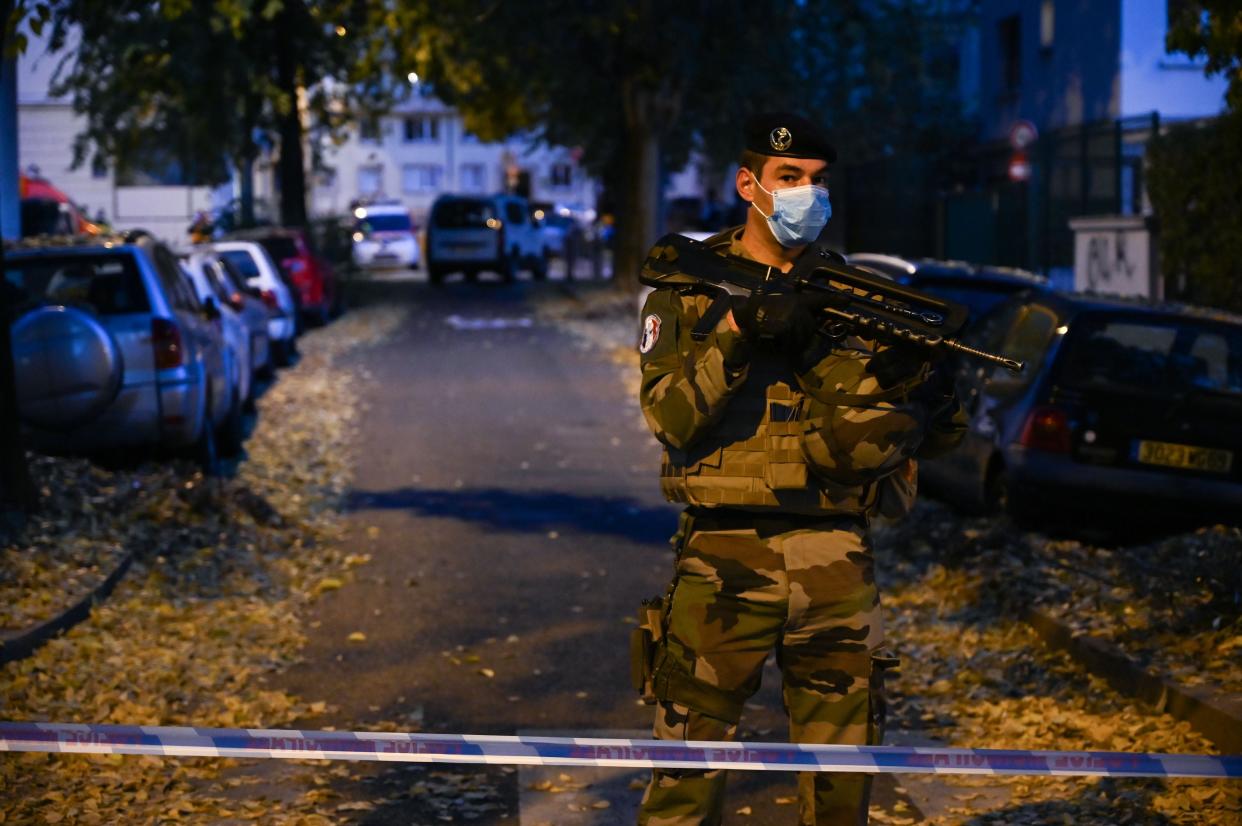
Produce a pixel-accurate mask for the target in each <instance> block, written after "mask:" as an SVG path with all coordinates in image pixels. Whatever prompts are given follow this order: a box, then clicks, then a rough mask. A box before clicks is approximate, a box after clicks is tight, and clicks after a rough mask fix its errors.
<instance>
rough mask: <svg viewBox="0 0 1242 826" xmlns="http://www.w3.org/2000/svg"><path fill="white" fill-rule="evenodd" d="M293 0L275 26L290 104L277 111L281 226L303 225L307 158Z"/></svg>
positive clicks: (280, 78)
mask: <svg viewBox="0 0 1242 826" xmlns="http://www.w3.org/2000/svg"><path fill="white" fill-rule="evenodd" d="M294 5H295V4H293V3H285V4H284V5H283V7H282V9H281V12H280V14H279V15H277V18H276V23H277V25H276V26H275V31H276V33H277V34H276V37H275V38H274V39H275V48H276V82H277V84H278V85H279V86H280V90H281V91H282V92H284V93H285V94H286V95H288V97H289V106H288V108H287V109H286V110H285V111H284V112H281V113H279V115H278V121H279V131H280V161H279V163H278V164H277V167H276V174H277V178H278V180H279V183H280V222H281V224H283V225H284V226H296V227H303V226H306V162H305V158H304V155H303V152H302V113H301V111H300V110H299V109H298V59H297V54H296V53H295V52H294V49H295V48H297V43H296V41H295V38H293V37H290V36H288V33H289V32H291V31H296V30H297V29H296V27H295V22H294V9H293V6H294Z"/></svg>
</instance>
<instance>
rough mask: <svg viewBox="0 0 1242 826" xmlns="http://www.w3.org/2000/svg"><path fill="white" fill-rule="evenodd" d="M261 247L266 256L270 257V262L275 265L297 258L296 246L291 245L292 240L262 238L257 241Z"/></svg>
mask: <svg viewBox="0 0 1242 826" xmlns="http://www.w3.org/2000/svg"><path fill="white" fill-rule="evenodd" d="M259 243H260V244H262V245H263V249H265V250H267V254H268V255H270V256H272V260H273V261H276V262H277V263H279V262H281V261H284V260H285V259H286V258H297V257H298V245H297V244H295V243H293V239H292V238H263V239H260V241H259Z"/></svg>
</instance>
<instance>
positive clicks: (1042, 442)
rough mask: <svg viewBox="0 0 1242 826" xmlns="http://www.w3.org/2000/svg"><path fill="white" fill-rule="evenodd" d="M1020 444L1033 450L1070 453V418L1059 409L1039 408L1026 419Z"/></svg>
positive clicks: (1019, 440)
mask: <svg viewBox="0 0 1242 826" xmlns="http://www.w3.org/2000/svg"><path fill="white" fill-rule="evenodd" d="M1018 442H1019V443H1020V444H1021V445H1023V446H1024V447H1029V448H1031V449H1032V450H1043V451H1046V452H1048V453H1069V452H1070V426H1069V417H1068V416H1066V415H1065V411H1064V410H1062V409H1061V408H1059V407H1037V408H1035V409H1034V410H1032V411H1031V414H1030V415H1029V416H1027V417H1026V423H1025V424H1024V425H1023V426H1022V435H1021V436H1020V437H1019V438H1018Z"/></svg>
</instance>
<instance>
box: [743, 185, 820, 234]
mask: <svg viewBox="0 0 1242 826" xmlns="http://www.w3.org/2000/svg"><path fill="white" fill-rule="evenodd" d="M755 186H757V187H759V188H760V189H763V184H761V183H759V179H758V178H756V179H755ZM763 191H764V192H767V193H768V194H769V195H771V196H772V214H771V215H764V213H763V210H761V209H759V207H758V206H755V205H754V204H751V206H754V207H755V209H757V210H759V214H760V215H763V217H764V218H767V219H768V229H770V230H771V231H772V236H773V237H774V238H776V240H777V241H778V242H779V243H780V244H781V246H783V247H800V246H803V245H805V244H809V243H811V242H812V241H814V240H815V239H816V238H818V237H819V233H820V231H821V230H822V229H823V228H824V225H825V224H827V223H828V219H829V218H831V217H832V202H831V201H829V200H828V190H827V189H825V188H824V187H822V186H815V185H814V184H807V185H806V186H793V187H789V188H788V189H777V190H773V191H771V192H768V190H766V189H763Z"/></svg>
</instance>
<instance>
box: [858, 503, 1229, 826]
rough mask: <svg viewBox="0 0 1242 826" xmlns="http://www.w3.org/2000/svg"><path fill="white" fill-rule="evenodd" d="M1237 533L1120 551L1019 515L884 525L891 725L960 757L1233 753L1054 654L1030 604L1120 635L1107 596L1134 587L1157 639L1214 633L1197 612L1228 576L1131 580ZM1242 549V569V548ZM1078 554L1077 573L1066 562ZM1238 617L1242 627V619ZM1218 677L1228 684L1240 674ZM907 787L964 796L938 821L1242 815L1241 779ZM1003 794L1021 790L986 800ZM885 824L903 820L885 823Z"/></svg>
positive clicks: (938, 515)
mask: <svg viewBox="0 0 1242 826" xmlns="http://www.w3.org/2000/svg"><path fill="white" fill-rule="evenodd" d="M1230 530H1231V529H1225V528H1209V529H1204V530H1202V531H1198V532H1195V533H1191V534H1186V535H1183V536H1179V537H1173V538H1170V539H1167V540H1162V541H1160V542H1157V543H1153V544H1151V545H1148V546H1143V547H1141V548H1137V549H1134V548H1125V549H1116V550H1114V551H1106V550H1104V549H1095V548H1092V547H1090V546H1086V545H1082V544H1080V543H1076V542H1068V541H1064V540H1055V541H1054V540H1050V539H1048V538H1047V537H1044V536H1042V535H1040V534H1037V533H1025V532H1021V531H1018V530H1016V529H1015V528H1014V527H1013V526H1012V525H1011V524H1010V523H1009V522H1008V521H1007V520H1004V519H974V518H963V517H960V516H958V515H957V514H955V513H954V512H953V511H952V510H950V509H949V508H947V507H945V506H944V505H942V504H940V503H938V502H934V501H930V500H923V501H920V502H919V503H918V505H917V506H916V508H915V511H914V513H913V514H911V516H910V517H908V518H907V519H906V520H904V521H902V522H898V523H895V524H881V525H880V526H878V527H877V530H876V532H875V538H876V557H877V571H878V572H879V573H878V577H879V579H880V581H881V593H882V595H883V596H882V598H883V601H884V602H883V604H884V608H885V622H886V635H887V637H888V639H889V642H890V645H891V646H893V647H894V648H895V649H896V650H897V651H898V653H899V654H900V655H901V658H902V667H901V668H900V670H899V671H898V674H897V677H896V679H895V680H893V681H892V683H891V684H890V694H891V695H892V696H891V703H890V723H889V727H890V730H891V729H901V730H905V731H913V732H918V733H920V734H923V735H926V736H929V737H932V738H935V739H937V740H940V741H944V742H947V743H949V744H951V745H953V746H960V747H985V748H1014V749H1058V750H1104V751H1142V752H1173V753H1178V752H1181V753H1188V752H1190V753H1218V750H1217V749H1215V748H1214V746H1213V744H1212V743H1211V742H1210V741H1209V740H1207V739H1206V738H1205V737H1204V736H1203V735H1201V734H1199V733H1198V732H1195V731H1193V730H1192V729H1191V727H1190V724H1189V723H1187V722H1185V721H1178V720H1175V719H1174V718H1172V717H1171V716H1169V715H1166V714H1160V713H1157V712H1155V711H1152V710H1150V709H1148V708H1145V707H1142V706H1140V705H1139V704H1137V703H1136V702H1135V701H1133V700H1131V699H1129V698H1126V697H1123V696H1121V695H1119V694H1118V693H1116V692H1115V691H1113V690H1112V689H1111V688H1110V687H1109V686H1108V685H1107V683H1105V682H1104V681H1103V680H1102V679H1099V678H1096V677H1093V676H1091V675H1090V674H1088V673H1086V672H1085V671H1084V670H1083V669H1082V668H1081V667H1080V666H1078V665H1077V664H1076V663H1074V662H1073V661H1072V660H1071V659H1070V658H1069V657H1068V656H1066V655H1065V654H1063V653H1061V652H1054V651H1051V650H1049V649H1048V648H1046V647H1045V646H1044V645H1043V644H1042V643H1041V641H1040V640H1039V638H1038V637H1037V636H1036V634H1035V633H1034V631H1032V630H1031V629H1030V627H1029V626H1027V625H1026V624H1025V623H1024V622H1022V621H1021V619H1020V618H1021V616H1022V612H1023V610H1024V608H1025V607H1026V606H1027V605H1040V606H1041V607H1042V606H1053V607H1055V606H1057V605H1064V606H1074V605H1078V606H1079V609H1078V610H1070V611H1067V612H1065V614H1064V616H1062V617H1061V618H1062V619H1063V620H1070V621H1071V625H1073V626H1074V627H1075V628H1076V629H1089V630H1092V631H1095V632H1097V633H1103V634H1108V633H1109V632H1110V631H1116V630H1117V629H1118V626H1116V625H1113V624H1112V623H1111V622H1110V621H1109V620H1106V619H1097V618H1096V617H1095V616H1094V613H1093V612H1095V611H1097V607H1096V603H1095V602H1094V600H1096V599H1097V598H1098V596H1097V595H1096V590H1095V589H1096V588H1097V587H1100V588H1103V587H1108V588H1111V589H1122V591H1123V592H1124V593H1126V594H1127V597H1126V598H1127V599H1130V600H1132V603H1133V604H1132V610H1133V611H1143V612H1144V613H1145V615H1148V616H1152V617H1153V625H1152V627H1150V628H1149V629H1148V632H1147V633H1148V634H1150V635H1152V636H1153V637H1157V638H1160V639H1161V640H1162V641H1163V642H1164V643H1165V644H1166V645H1168V646H1171V647H1174V648H1176V647H1177V641H1178V640H1181V639H1182V636H1179V635H1178V634H1179V633H1180V634H1181V635H1183V636H1194V634H1195V633H1196V629H1198V631H1197V632H1198V633H1203V632H1204V631H1205V628H1204V626H1205V625H1206V628H1207V629H1211V623H1210V622H1209V623H1204V622H1203V621H1202V619H1201V618H1200V619H1198V620H1196V619H1195V617H1196V616H1201V615H1198V614H1197V612H1198V610H1199V609H1198V608H1197V607H1195V606H1200V607H1201V606H1203V605H1213V600H1214V599H1215V598H1216V597H1215V596H1214V595H1216V594H1219V593H1220V589H1221V587H1222V586H1220V585H1219V584H1216V583H1219V578H1218V579H1216V580H1214V581H1213V582H1209V581H1208V578H1207V577H1206V576H1205V568H1206V567H1207V566H1204V567H1202V568H1200V567H1196V566H1194V565H1185V566H1183V567H1182V568H1181V569H1180V570H1176V571H1175V570H1171V569H1170V570H1168V571H1166V572H1164V576H1163V582H1161V583H1159V585H1157V584H1156V583H1154V582H1149V583H1145V584H1144V583H1142V582H1140V581H1139V575H1138V574H1136V573H1135V572H1134V570H1137V568H1135V569H1132V570H1131V571H1129V572H1127V573H1124V574H1123V573H1122V569H1123V568H1125V567H1126V563H1127V561H1128V559H1129V558H1128V557H1127V555H1128V554H1131V553H1133V559H1138V560H1140V561H1146V560H1151V559H1158V558H1162V557H1165V556H1171V555H1172V554H1174V553H1178V552H1181V553H1191V552H1192V551H1191V549H1193V548H1200V549H1204V548H1206V549H1207V550H1205V551H1204V553H1205V555H1210V554H1213V553H1216V552H1217V549H1218V548H1220V547H1222V546H1223V547H1226V548H1227V547H1229V541H1228V537H1229V536H1230ZM1233 553H1234V554H1235V558H1236V553H1237V551H1236V547H1235V549H1234V551H1233ZM1066 559H1069V560H1073V562H1072V564H1071V563H1062V560H1066ZM1054 562H1055V563H1058V564H1054ZM1075 566H1080V568H1077V567H1075ZM1075 571H1080V573H1081V575H1078V576H1074V575H1073V574H1074V572H1075ZM1227 576H1229V575H1228V574H1223V573H1222V574H1221V578H1224V577H1227ZM1105 583H1109V584H1108V585H1105ZM1223 587H1224V588H1228V587H1229V586H1228V584H1225V585H1224V586H1223ZM1179 588H1184V589H1186V592H1187V596H1188V597H1189V598H1188V599H1187V601H1186V602H1187V604H1186V605H1183V606H1175V605H1172V604H1170V602H1168V601H1164V600H1162V599H1160V598H1154V597H1153V595H1154V594H1157V593H1159V594H1165V593H1176V591H1177V589H1179ZM1195 595H1197V598H1196V597H1195ZM1213 610H1223V609H1220V608H1219V607H1217V608H1215V609H1213ZM1225 613H1227V612H1225ZM1228 621H1229V622H1231V623H1236V622H1237V616H1236V613H1235V614H1234V615H1233V616H1232V617H1230V618H1229V620H1228ZM1169 629H1176V631H1174V630H1169ZM1118 642H1120V640H1118ZM1155 653H1156V651H1155V650H1153V651H1152V654H1153V659H1157V658H1156V657H1155ZM1159 653H1160V656H1162V657H1169V658H1170V659H1168V660H1165V662H1167V663H1172V662H1178V661H1180V657H1181V655H1180V653H1178V652H1168V653H1166V652H1164V650H1163V649H1159ZM1170 667H1171V666H1170ZM1217 673H1219V674H1220V675H1221V679H1227V678H1230V677H1232V676H1235V675H1229V674H1227V673H1226V671H1225V670H1221V671H1219V672H1217ZM1213 676H1216V674H1215V673H1214V674H1213ZM903 779H904V780H905V781H906V782H907V783H908V784H909V785H914V784H917V783H920V782H935V783H944V784H947V785H948V786H950V787H951V788H956V789H958V790H960V792H959V793H958V795H957V803H958V804H959V805H957V806H955V807H951V808H950V810H949V812H948V813H947V814H945V815H943V816H940V817H933V818H932V819H931V821H930V822H933V823H946V824H947V823H961V822H969V823H972V824H974V823H1005V824H1025V823H1030V824H1035V823H1041V824H1042V823H1059V822H1066V823H1075V824H1116V823H1153V822H1157V823H1179V824H1180V823H1185V824H1191V823H1209V822H1210V823H1218V822H1219V823H1225V822H1233V821H1235V820H1236V819H1237V818H1238V816H1239V814H1240V813H1242V801H1240V799H1239V791H1240V790H1239V789H1238V788H1237V785H1238V784H1236V783H1227V782H1223V781H1209V780H1158V779H1152V780H1138V779H1115V778H1055V777H1050V778H1041V777H1026V776H1021V777H1008V778H1002V777H969V776H953V775H945V776H938V777H935V778H934V779H931V778H927V777H919V776H914V775H912V776H909V777H907V778H903ZM997 788H1002V789H1003V790H1004V791H1005V792H1006V794H1002V795H1000V796H999V797H998V796H997V795H995V794H989V793H986V792H987V790H989V789H991V790H995V789H997ZM975 790H978V791H975ZM967 817H970V818H972V819H968V820H967V819H965V818H967ZM876 822H883V823H897V822H899V821H898V820H896V819H893V818H892V817H891V815H888V814H885V813H881V815H880V817H879V818H877V820H876Z"/></svg>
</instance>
